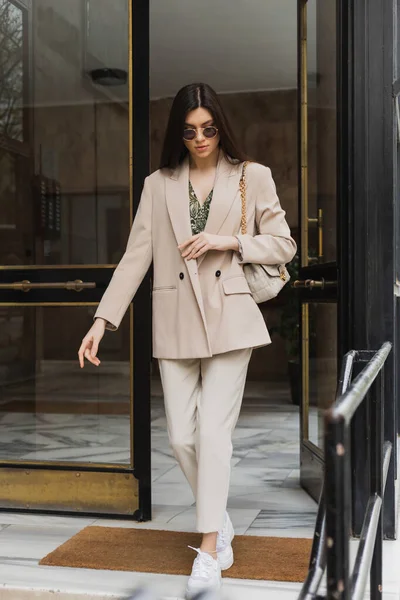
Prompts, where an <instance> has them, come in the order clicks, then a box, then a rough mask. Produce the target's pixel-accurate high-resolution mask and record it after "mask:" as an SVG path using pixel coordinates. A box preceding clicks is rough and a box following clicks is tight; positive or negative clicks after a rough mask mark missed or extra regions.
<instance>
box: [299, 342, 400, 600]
mask: <svg viewBox="0 0 400 600" xmlns="http://www.w3.org/2000/svg"><path fill="white" fill-rule="evenodd" d="M391 348H392V345H391V344H390V343H389V342H386V343H384V344H383V346H382V347H381V348H380V350H378V351H377V352H374V351H356V350H352V351H351V352H348V353H347V354H346V355H345V357H344V360H343V365H342V371H341V375H340V379H339V384H338V392H337V397H336V401H335V403H334V405H333V406H332V407H331V408H330V409H329V410H327V411H326V412H325V445H324V450H325V475H324V484H323V490H322V493H321V498H320V502H319V506H318V515H317V520H316V525H315V532H314V539H313V545H312V550H311V557H310V564H309V573H308V576H307V578H306V580H305V582H304V584H303V587H302V590H301V592H300V595H299V597H298V600H312V599H315V600H322V599H326V600H361V599H362V598H364V594H365V590H366V587H367V581H368V575H370V598H371V600H378V599H381V598H382V543H383V529H382V506H383V497H384V492H385V485H386V478H387V473H388V470H389V464H390V459H391V454H392V444H391V443H390V442H385V441H384V433H383V418H384V364H385V361H386V359H387V357H388V355H389V353H390V351H391ZM355 363H367V364H366V366H365V367H364V368H363V370H362V371H361V373H360V374H359V375H358V376H357V377H356V378H355V379H354V381H353V382H351V380H352V374H353V366H354V364H355ZM367 394H368V401H369V403H370V411H369V421H368V429H369V440H368V443H369V450H370V451H369V452H368V468H369V481H370V490H369V492H370V495H369V499H368V504H367V508H366V512H365V516H364V523H363V527H362V531H361V537H360V542H359V545H358V551H357V556H356V560H355V564H354V567H353V570H352V573H350V557H349V554H350V552H349V546H350V534H351V455H350V424H351V419H352V417H353V415H354V413H355V412H356V410H357V408H358V407H359V406H360V404H361V403H362V402H363V401H364V399H365V398H366V397H367ZM325 570H326V575H327V577H326V582H327V584H326V585H327V588H326V594H325V595H321V594H319V590H320V587H321V583H322V579H323V575H324V572H325Z"/></svg>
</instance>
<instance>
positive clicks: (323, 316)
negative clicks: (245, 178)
mask: <svg viewBox="0 0 400 600" xmlns="http://www.w3.org/2000/svg"><path fill="white" fill-rule="evenodd" d="M337 29H338V23H337V5H336V0H323V1H322V0H299V77H300V82H299V88H300V111H299V113H300V167H301V168H300V173H301V175H300V180H301V181H300V198H301V201H300V223H301V242H300V248H301V263H300V269H299V278H298V280H297V281H295V282H294V286H295V287H296V288H297V289H298V290H299V297H300V306H301V316H300V319H301V326H300V331H301V339H302V344H301V378H302V401H301V439H300V446H301V484H302V486H303V487H304V488H305V489H307V491H308V492H309V493H310V494H311V495H312V496H313V497H314V498H316V499H318V496H319V492H320V487H321V484H322V471H323V411H324V410H325V409H326V408H327V407H329V406H330V404H331V403H332V402H333V401H334V399H335V393H336V385H337V377H338V363H337V356H338V333H337V332H338V318H339V317H338V301H337V281H338V267H337V222H338V218H337V214H338V201H337V162H338V161H337V50H336V48H337Z"/></svg>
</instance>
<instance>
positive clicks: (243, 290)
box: [222, 275, 251, 294]
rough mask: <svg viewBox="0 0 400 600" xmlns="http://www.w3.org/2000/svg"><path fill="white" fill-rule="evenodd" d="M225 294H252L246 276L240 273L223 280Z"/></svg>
mask: <svg viewBox="0 0 400 600" xmlns="http://www.w3.org/2000/svg"><path fill="white" fill-rule="evenodd" d="M222 287H223V288H224V292H225V294H251V292H250V288H249V285H248V283H247V281H246V277H244V276H242V275H238V276H237V277H229V279H225V280H224V281H223V282H222Z"/></svg>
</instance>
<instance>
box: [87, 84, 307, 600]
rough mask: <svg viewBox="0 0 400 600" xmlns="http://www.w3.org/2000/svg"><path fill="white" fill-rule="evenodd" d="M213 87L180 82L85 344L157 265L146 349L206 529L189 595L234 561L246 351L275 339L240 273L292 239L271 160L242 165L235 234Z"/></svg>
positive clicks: (221, 119) (276, 254) (114, 323)
mask: <svg viewBox="0 0 400 600" xmlns="http://www.w3.org/2000/svg"><path fill="white" fill-rule="evenodd" d="M245 160H246V157H245V155H244V154H243V152H242V151H241V150H240V149H239V148H238V146H237V144H236V142H235V140H234V137H233V135H232V132H231V129H230V127H229V125H228V122H227V120H226V117H225V115H224V112H223V110H222V107H221V105H220V103H219V100H218V97H217V95H216V93H215V92H214V91H213V90H212V89H211V88H210V87H209V86H208V85H205V84H192V85H188V86H186V87H184V88H182V89H181V90H180V91H179V92H178V94H177V96H176V98H175V100H174V102H173V105H172V109H171V114H170V118H169V122H168V127H167V132H166V136H165V142H164V147H163V152H162V158H161V166H160V169H159V170H158V171H156V172H155V173H153V174H152V175H150V176H149V177H147V179H146V181H145V184H144V189H143V194H142V198H141V201H140V205H139V208H138V212H137V214H136V218H135V220H134V223H133V226H132V230H131V233H130V236H129V240H128V245H127V249H126V252H125V254H124V256H123V258H122V260H121V262H120V263H119V265H118V267H117V268H116V270H115V272H114V275H113V277H112V280H111V282H110V284H109V286H108V288H107V290H106V292H105V293H104V296H103V298H102V300H101V302H100V304H99V307H98V310H97V312H96V314H95V322H94V324H93V326H92V328H91V329H90V331H89V332H88V334H87V335H86V336H85V338H84V339H83V341H82V345H81V347H80V350H79V360H80V365H81V367H83V365H84V358H86V359H87V360H89V361H90V362H91V363H93V364H94V365H97V366H98V365H99V364H100V361H99V359H98V358H97V352H98V347H99V342H100V340H101V339H102V337H103V335H104V330H105V329H112V330H115V329H117V327H118V326H119V324H120V322H121V319H122V317H123V315H124V313H125V311H126V310H127V308H128V306H129V304H130V302H131V301H132V298H133V296H134V295H135V293H136V290H137V288H138V287H139V285H140V283H141V281H142V279H143V277H144V276H145V274H146V272H147V270H148V269H149V267H150V265H151V262H152V261H153V264H154V282H153V296H152V298H153V351H154V357H156V358H158V359H159V365H160V373H161V380H162V386H163V391H164V401H165V409H166V415H167V424H168V433H169V439H170V443H171V446H172V448H173V451H174V454H175V456H176V458H177V460H178V461H179V464H180V466H181V468H182V470H183V472H184V474H185V476H186V478H187V480H188V482H189V484H190V485H191V488H192V490H193V493H194V495H195V498H196V505H197V529H198V531H200V532H201V533H202V534H203V538H202V543H201V546H200V548H198V549H194V550H196V551H197V557H196V559H195V561H194V565H193V570H192V574H191V577H190V579H189V582H188V588H187V596H188V597H189V598H190V597H192V596H193V595H194V594H195V593H197V592H198V591H200V590H203V589H207V590H208V589H218V588H219V587H220V585H221V569H228V568H229V567H230V566H231V565H232V563H233V552H232V546H231V542H232V539H233V535H234V532H233V527H232V523H231V521H230V519H229V516H228V514H227V512H226V504H227V497H228V489H229V477H230V460H231V455H232V442H231V438H232V432H233V429H234V427H235V424H236V421H237V418H238V415H239V411H240V406H241V402H242V396H243V389H244V385H245V379H246V373H247V367H248V363H249V360H250V356H251V352H252V349H253V348H256V347H259V346H264V345H267V344H269V343H270V342H271V340H270V337H269V334H268V330H267V327H266V325H265V323H264V319H263V317H262V315H261V312H260V310H259V309H258V307H257V305H256V303H255V302H254V300H253V298H252V296H251V293H250V290H249V287H248V285H247V282H246V279H245V277H244V274H243V267H242V265H243V264H244V263H259V264H271V265H276V264H283V263H287V262H289V261H290V260H291V259H292V258H293V256H294V254H295V252H296V244H295V242H294V240H293V239H292V238H291V236H290V231H289V227H288V225H287V223H286V220H285V212H284V211H283V210H282V208H281V206H280V203H279V200H278V197H277V195H276V191H275V185H274V182H273V180H272V177H271V172H270V170H269V169H268V168H266V167H264V166H262V165H260V164H255V163H251V164H249V165H248V167H247V177H246V179H247V189H246V196H247V223H248V231H249V233H247V234H244V235H242V234H240V222H241V197H240V193H239V182H240V178H241V175H242V169H243V162H244V161H245Z"/></svg>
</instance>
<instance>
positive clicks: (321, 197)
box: [306, 0, 337, 262]
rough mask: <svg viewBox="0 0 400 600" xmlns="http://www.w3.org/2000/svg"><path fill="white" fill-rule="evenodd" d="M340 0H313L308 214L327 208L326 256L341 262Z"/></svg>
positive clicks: (314, 233) (312, 229) (313, 230)
mask: <svg viewBox="0 0 400 600" xmlns="http://www.w3.org/2000/svg"><path fill="white" fill-rule="evenodd" d="M336 93H337V79H336V0H324V2H319V1H318V0H308V2H307V130H308V131H307V133H308V144H307V157H306V159H307V166H308V168H307V187H308V215H307V216H308V217H309V218H311V219H315V218H316V217H317V216H318V211H319V209H321V210H322V219H323V221H322V228H323V229H322V230H323V243H322V248H321V250H322V257H320V259H319V260H320V262H330V261H335V260H336V144H337V138H336V127H337V117H336ZM308 245H309V256H316V255H318V254H319V242H318V225H317V223H316V222H313V223H310V224H309V242H308Z"/></svg>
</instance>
